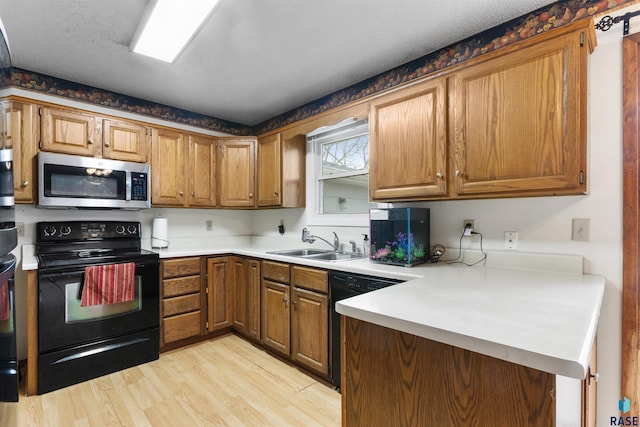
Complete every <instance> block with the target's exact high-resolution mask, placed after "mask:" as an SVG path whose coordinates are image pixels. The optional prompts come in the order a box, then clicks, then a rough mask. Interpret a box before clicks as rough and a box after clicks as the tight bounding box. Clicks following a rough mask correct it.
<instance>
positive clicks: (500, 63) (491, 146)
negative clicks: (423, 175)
mask: <svg viewBox="0 0 640 427" xmlns="http://www.w3.org/2000/svg"><path fill="white" fill-rule="evenodd" d="M588 52H589V48H588V47H587V46H586V45H584V46H581V40H580V33H572V34H567V35H564V36H560V37H557V38H555V39H551V40H549V41H546V42H544V43H541V44H537V45H535V46H531V47H529V48H525V49H522V50H518V51H515V52H513V53H510V54H506V55H503V56H499V57H497V58H495V59H492V60H489V61H487V62H484V63H480V64H477V65H474V66H470V67H466V68H463V69H462V70H461V71H460V72H457V73H454V74H453V75H452V76H451V78H450V81H449V90H450V100H451V102H450V115H451V138H452V140H453V143H454V147H453V151H454V152H455V168H454V169H455V171H456V172H455V175H456V177H455V180H456V185H455V190H456V193H457V194H458V195H474V196H477V197H480V196H482V195H487V196H490V195H499V194H504V193H509V195H510V196H511V195H519V196H526V195H535V194H538V195H540V194H580V193H583V192H584V191H585V190H586V180H585V171H586V126H585V123H586V122H585V120H586V95H587V85H586V67H587V54H588Z"/></svg>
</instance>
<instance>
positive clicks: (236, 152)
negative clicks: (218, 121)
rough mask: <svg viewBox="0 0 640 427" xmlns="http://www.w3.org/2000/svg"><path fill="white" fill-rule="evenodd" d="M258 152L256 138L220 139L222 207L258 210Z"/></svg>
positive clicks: (219, 164)
mask: <svg viewBox="0 0 640 427" xmlns="http://www.w3.org/2000/svg"><path fill="white" fill-rule="evenodd" d="M255 153H256V138H255V137H229V138H226V137H225V138H219V139H218V185H219V187H218V190H219V194H220V206H224V207H247V208H253V207H255V204H256V198H255V192H256V189H255V173H256V154H255Z"/></svg>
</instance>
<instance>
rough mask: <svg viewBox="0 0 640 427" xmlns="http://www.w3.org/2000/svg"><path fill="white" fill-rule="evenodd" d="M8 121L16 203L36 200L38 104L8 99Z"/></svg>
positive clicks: (8, 140)
mask: <svg viewBox="0 0 640 427" xmlns="http://www.w3.org/2000/svg"><path fill="white" fill-rule="evenodd" d="M3 110H4V112H5V124H6V130H7V145H8V146H9V147H11V148H13V184H14V188H13V190H14V197H15V201H16V202H17V203H20V202H25V203H31V202H33V197H34V194H33V182H34V173H35V171H34V170H33V165H34V158H35V156H36V151H37V150H36V141H37V129H38V127H37V107H36V106H35V105H33V104H23V103H20V102H13V101H7V102H6V108H4V109H3Z"/></svg>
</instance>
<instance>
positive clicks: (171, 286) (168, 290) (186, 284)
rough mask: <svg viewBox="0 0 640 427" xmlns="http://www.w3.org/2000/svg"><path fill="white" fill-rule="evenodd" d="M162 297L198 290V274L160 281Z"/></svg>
mask: <svg viewBox="0 0 640 427" xmlns="http://www.w3.org/2000/svg"><path fill="white" fill-rule="evenodd" d="M162 287H163V289H162V291H163V294H162V295H163V297H164V298H167V297H175V296H178V295H185V294H192V293H195V292H198V293H199V292H200V275H197V276H188V277H179V278H177V279H166V280H163V281H162Z"/></svg>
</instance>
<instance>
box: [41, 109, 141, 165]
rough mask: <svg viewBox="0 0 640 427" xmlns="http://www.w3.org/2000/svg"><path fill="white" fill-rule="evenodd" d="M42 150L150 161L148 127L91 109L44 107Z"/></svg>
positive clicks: (133, 160) (42, 116)
mask: <svg viewBox="0 0 640 427" xmlns="http://www.w3.org/2000/svg"><path fill="white" fill-rule="evenodd" d="M40 116H41V142H40V149H42V150H43V151H53V152H57V153H64V154H76V155H81V156H89V157H103V158H106V159H112V160H125V161H132V162H142V163H144V162H147V161H148V159H147V151H148V145H149V142H148V137H149V133H150V132H149V128H147V127H145V126H143V125H140V124H137V123H134V122H128V121H124V120H111V119H105V118H102V117H100V116H98V115H95V114H92V113H90V112H83V111H79V110H66V109H60V108H53V107H41V108H40Z"/></svg>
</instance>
